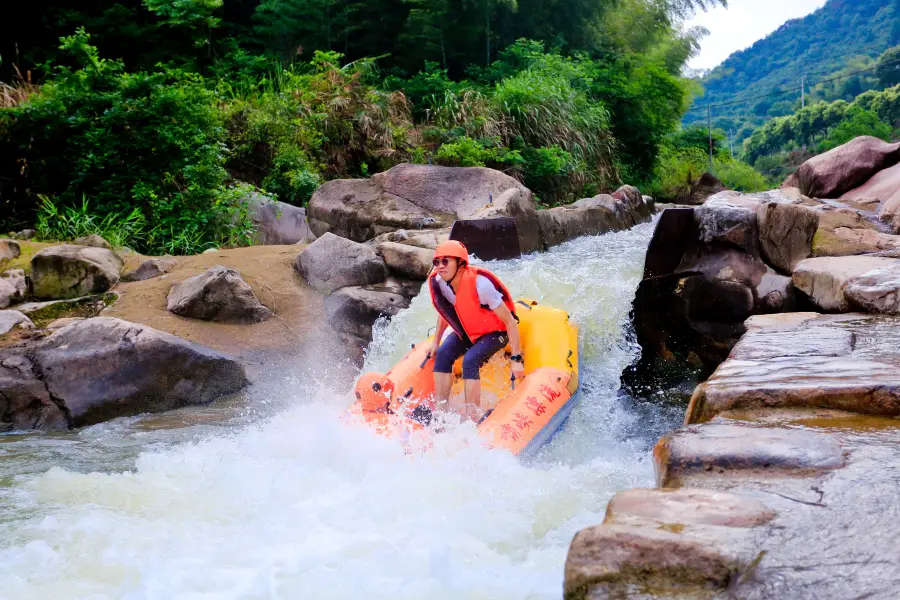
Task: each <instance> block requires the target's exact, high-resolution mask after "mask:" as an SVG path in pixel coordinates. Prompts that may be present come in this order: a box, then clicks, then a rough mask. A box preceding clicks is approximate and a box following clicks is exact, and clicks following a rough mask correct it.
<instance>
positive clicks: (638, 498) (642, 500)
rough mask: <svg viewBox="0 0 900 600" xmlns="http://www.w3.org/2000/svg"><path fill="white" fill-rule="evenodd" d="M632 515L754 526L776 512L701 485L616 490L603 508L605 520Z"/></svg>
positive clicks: (662, 520)
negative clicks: (694, 486)
mask: <svg viewBox="0 0 900 600" xmlns="http://www.w3.org/2000/svg"><path fill="white" fill-rule="evenodd" d="M632 517H638V518H641V519H652V520H654V521H658V522H660V523H671V524H684V523H691V524H696V525H718V526H723V527H755V526H758V525H762V524H764V523H768V522H769V521H771V520H772V519H773V518H774V517H775V511H773V510H772V509H771V508H769V507H768V506H766V504H765V503H764V502H762V501H761V500H759V499H758V498H753V497H751V496H747V495H743V494H734V493H731V492H724V491H718V490H708V489H703V488H681V489H632V490H625V491H622V492H618V493H617V494H616V495H615V496H613V499H612V500H610V501H609V504H608V505H607V507H606V519H605V520H604V523H617V522H621V523H623V524H624V523H625V522H627V521H628V520H629V519H630V518H632Z"/></svg>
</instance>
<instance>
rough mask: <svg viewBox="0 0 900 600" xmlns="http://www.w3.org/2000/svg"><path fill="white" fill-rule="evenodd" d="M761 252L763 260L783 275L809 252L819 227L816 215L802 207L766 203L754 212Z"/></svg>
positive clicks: (780, 203)
mask: <svg viewBox="0 0 900 600" xmlns="http://www.w3.org/2000/svg"><path fill="white" fill-rule="evenodd" d="M756 216H757V221H758V224H759V241H760V249H761V250H762V255H763V257H764V258H765V260H766V261H767V262H768V263H769V264H770V265H772V266H773V267H775V268H776V269H778V270H779V271H781V272H782V273H787V274H790V273H793V271H794V267H796V266H797V263H799V262H800V261H801V260H803V259H805V258H808V257H809V255H810V253H811V252H812V240H813V236H814V235H815V233H816V229H818V227H819V215H818V214H817V213H816V212H815V211H814V210H812V209H811V208H809V207H807V206H804V205H802V204H788V203H783V202H767V203H765V204H761V205H760V206H759V208H758V209H757V211H756Z"/></svg>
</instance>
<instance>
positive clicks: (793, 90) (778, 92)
mask: <svg viewBox="0 0 900 600" xmlns="http://www.w3.org/2000/svg"><path fill="white" fill-rule="evenodd" d="M896 64H900V59H897V60H892V61H890V62H887V63H884V64H881V65H876V66H874V67H869V68H868V69H860V70H859V71H853V72H851V73H845V74H844V75H837V76H835V77H830V78H828V79H821V80H819V81H816V82H815V83H808V84H807V85H809V86H810V87H813V86H816V85H821V84H823V83H831V82H833V81H838V80H840V79H847V78H848V77H853V76H855V75H860V74H862V73H869V72H871V71H877V70H878V69H881V68H884V67H888V66H891V65H896ZM796 92H797V88H794V87H791V88H787V89H782V90H773V91H770V92H767V93H765V94H759V95H758V96H751V97H749V98H743V99H741V100H732V101H730V102H721V103H719V104H707V105H706V106H695V107H693V108H689V109H688V110H687V111H686V113H685V114H687V113H690V112H694V111H698V110H708V109H713V108H722V107H723V106H734V105H737V104H746V103H748V102H753V101H754V100H762V99H763V98H770V97H773V96H783V95H785V94H791V93H796Z"/></svg>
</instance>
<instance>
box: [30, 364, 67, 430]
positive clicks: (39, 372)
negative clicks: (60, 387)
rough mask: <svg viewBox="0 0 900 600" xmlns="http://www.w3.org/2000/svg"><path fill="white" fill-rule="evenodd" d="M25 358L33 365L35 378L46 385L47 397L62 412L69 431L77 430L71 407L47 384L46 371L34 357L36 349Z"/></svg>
mask: <svg viewBox="0 0 900 600" xmlns="http://www.w3.org/2000/svg"><path fill="white" fill-rule="evenodd" d="M25 356H26V357H27V358H28V362H29V364H30V365H31V372H32V373H34V376H35V377H36V378H37V380H38V381H40V382H41V383H42V384H44V389H46V390H47V396H49V397H50V400H51V401H52V402H53V403H54V404H55V405H56V406H57V407H58V408H59V410H60V411H62V413H63V415H65V417H66V426H67V428H68V429H70V430H71V429H75V419H74V417H73V416H72V411H71V410H69V407H68V406H67V405H66V401H65V400H63V399H62V398H60V397H59V396H57V395H56V394H54V393H53V391H52V390H51V389H50V385H49V384H48V383H47V380H46V378H45V375H44V370H43V368H41V364H40V363H39V362H38V360H37V358H36V357H35V355H34V349H29V350H27V351H26V352H25Z"/></svg>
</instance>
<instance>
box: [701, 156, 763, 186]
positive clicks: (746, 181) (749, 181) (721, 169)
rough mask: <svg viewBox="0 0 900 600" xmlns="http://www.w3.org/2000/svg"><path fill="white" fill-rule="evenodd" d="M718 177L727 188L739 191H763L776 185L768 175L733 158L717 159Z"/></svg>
mask: <svg viewBox="0 0 900 600" xmlns="http://www.w3.org/2000/svg"><path fill="white" fill-rule="evenodd" d="M713 166H714V171H715V175H716V177H718V178H719V181H721V182H722V183H723V184H724V185H725V187H726V188H728V189H730V190H737V191H739V192H762V191H765V190H768V189H771V188H772V187H774V185H773V184H772V183H771V182H770V181H769V180H768V179H766V177H765V176H764V175H763V174H762V173H760V172H758V171H757V170H756V169H754V168H753V167H751V166H750V165H748V164H747V163H745V162H741V161H739V160H732V159H730V158H729V159H716V161H715V163H714V165H713Z"/></svg>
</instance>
